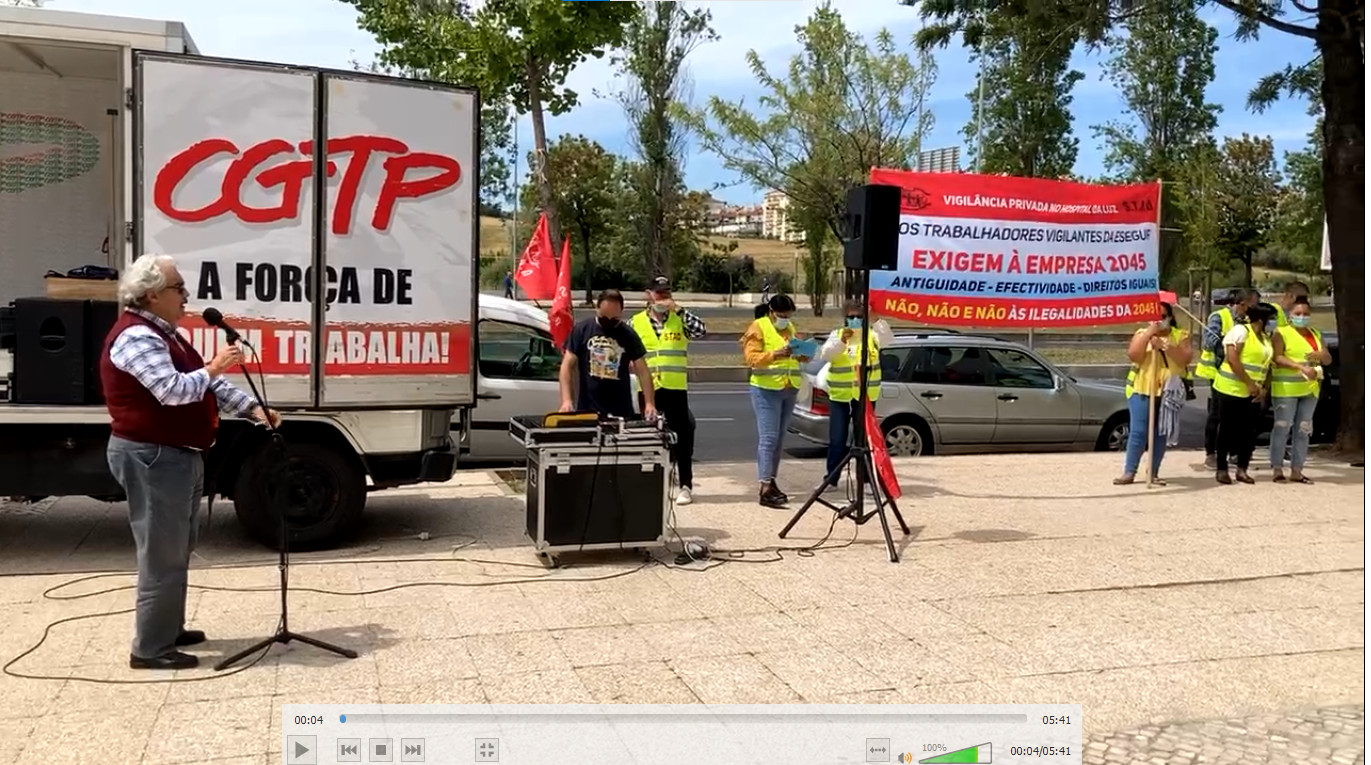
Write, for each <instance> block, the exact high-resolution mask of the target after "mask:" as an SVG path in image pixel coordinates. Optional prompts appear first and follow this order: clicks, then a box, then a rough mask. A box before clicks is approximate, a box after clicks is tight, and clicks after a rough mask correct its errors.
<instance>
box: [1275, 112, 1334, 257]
mask: <svg viewBox="0 0 1371 765" xmlns="http://www.w3.org/2000/svg"><path fill="white" fill-rule="evenodd" d="M1322 132H1323V124H1322V122H1320V123H1319V124H1318V125H1317V126H1316V127H1315V128H1314V130H1313V131H1312V132H1310V134H1309V146H1308V148H1305V149H1303V150H1301V151H1288V152H1286V153H1285V186H1284V187H1283V188H1282V189H1281V193H1280V196H1279V198H1278V199H1277V206H1276V232H1275V237H1274V238H1275V241H1276V242H1277V243H1279V244H1280V245H1281V246H1282V247H1284V248H1286V249H1287V250H1288V251H1289V252H1290V253H1291V255H1292V256H1293V260H1294V262H1296V263H1299V264H1302V268H1301V270H1303V271H1313V270H1315V269H1316V268H1317V267H1318V265H1317V264H1318V262H1319V260H1320V258H1321V256H1322V255H1323V220H1324V206H1323V142H1322V141H1321V140H1320V134H1321V133H1322Z"/></svg>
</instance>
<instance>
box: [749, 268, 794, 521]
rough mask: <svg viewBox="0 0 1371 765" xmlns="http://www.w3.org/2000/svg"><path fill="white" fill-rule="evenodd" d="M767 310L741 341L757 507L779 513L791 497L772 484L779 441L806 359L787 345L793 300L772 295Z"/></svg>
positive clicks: (790, 337) (790, 336) (791, 329)
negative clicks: (753, 433)
mask: <svg viewBox="0 0 1371 765" xmlns="http://www.w3.org/2000/svg"><path fill="white" fill-rule="evenodd" d="M766 305H767V314H766V315H765V316H763V317H761V318H759V319H757V320H756V321H754V322H752V324H751V326H749V327H748V328H747V331H746V332H744V333H743V337H742V341H741V342H742V346H743V359H744V361H745V362H746V363H747V367H748V382H749V383H750V385H749V390H750V391H751V394H752V411H753V413H754V414H755V415H756V418H757V484H758V489H757V502H758V504H760V505H762V507H772V508H784V507H785V506H786V503H787V502H789V501H790V497H788V496H787V495H786V493H785V492H783V491H781V490H780V488H779V487H778V486H777V485H776V473H777V472H778V470H779V469H780V465H781V442H782V441H783V440H784V439H785V431H786V425H787V424H788V423H789V422H790V415H791V412H792V411H793V410H794V408H795V396H796V395H797V394H798V393H799V390H800V383H801V380H802V378H801V376H800V362H802V361H808V359H807V358H805V357H804V356H802V355H799V354H797V353H795V351H794V349H793V348H792V347H791V341H792V340H797V339H799V333H798V332H797V331H796V330H795V326H794V325H793V324H791V320H790V317H791V314H793V313H794V312H795V301H794V300H792V299H791V298H790V296H789V295H773V296H772V297H771V299H770V300H768V301H767V303H766Z"/></svg>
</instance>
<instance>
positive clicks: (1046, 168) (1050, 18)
mask: <svg viewBox="0 0 1371 765" xmlns="http://www.w3.org/2000/svg"><path fill="white" fill-rule="evenodd" d="M1057 8H1063V7H1062V6H1057V5H1053V6H1052V9H1047V12H1044V13H1035V14H1032V15H1030V16H1029V17H1028V18H1025V19H1016V18H1014V17H1012V16H1009V15H1006V14H1003V13H998V12H993V11H992V12H991V13H989V14H987V17H986V19H985V22H984V32H983V35H982V37H981V38H980V42H981V46H982V47H981V48H979V49H978V51H977V52H976V53H975V54H974V56H973V58H974V59H976V60H980V61H982V62H983V64H982V77H983V78H984V82H983V83H978V86H977V88H976V89H974V90H972V91H971V92H970V93H968V94H967V98H969V99H971V103H972V104H973V107H972V115H971V119H970V121H968V122H967V124H966V126H965V127H964V128H963V129H962V134H963V135H965V136H966V137H967V140H968V141H969V142H970V144H971V150H970V153H971V156H972V157H973V158H974V161H975V164H976V167H977V168H979V171H980V172H984V173H1006V174H1009V175H1017V176H1023V177H1027V178H1060V177H1063V176H1066V175H1068V174H1070V173H1071V170H1072V167H1073V166H1074V165H1075V164H1076V149H1077V143H1078V142H1077V140H1076V139H1075V138H1074V137H1072V131H1071V110H1070V107H1071V89H1072V87H1073V86H1075V84H1076V83H1077V82H1079V81H1080V80H1081V79H1082V78H1083V77H1084V76H1085V75H1083V74H1081V73H1080V72H1078V71H1076V70H1074V69H1072V68H1071V51H1072V49H1073V48H1075V45H1076V41H1075V38H1073V37H1072V36H1071V35H1063V34H1062V33H1061V30H1062V28H1063V27H1064V26H1066V25H1069V24H1070V23H1071V21H1072V19H1071V18H1070V16H1069V14H1068V11H1069V9H1065V10H1062V11H1061V12H1054V11H1053V9H1057ZM981 88H984V93H982V92H981ZM982 107H983V108H982ZM978 112H983V113H981V114H978ZM978 118H979V119H978Z"/></svg>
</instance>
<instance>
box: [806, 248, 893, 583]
mask: <svg viewBox="0 0 1371 765" xmlns="http://www.w3.org/2000/svg"><path fill="white" fill-rule="evenodd" d="M859 272H860V273H861V295H862V328H861V333H862V344H861V356H860V357H859V361H858V364H857V368H858V370H859V371H858V375H857V397H856V400H855V401H853V402H852V404H851V406H852V409H853V410H854V411H853V412H852V423H851V433H852V441H851V444H850V445H849V447H848V450H847V454H846V455H845V456H844V457H843V458H842V460H841V461H840V462H839V463H838V464H837V466H835V467H834V468H833V470H831V471H829V473H828V475H827V476H826V477H825V478H824V481H823V483H821V484H819V486H818V488H816V489H814V491H813V493H811V494H810V495H809V498H808V499H806V500H805V503H804V504H803V505H801V506H800V509H799V510H798V511H797V512H796V513H795V516H794V517H793V518H791V519H790V522H789V523H787V524H786V525H785V528H783V529H781V535H780V536H781V538H782V539H785V535H786V534H789V533H790V530H791V529H793V528H795V524H797V523H799V522H800V519H801V518H803V517H804V514H805V513H807V512H809V508H811V507H813V506H814V505H816V504H820V505H823V506H824V507H827V508H829V509H830V510H832V511H833V512H835V513H837V514H838V517H839V518H850V519H852V521H853V522H854V523H856V524H857V525H858V526H862V525H865V524H866V522H867V521H869V520H871V519H872V518H879V519H880V521H881V532H882V533H883V534H884V535H885V549H886V552H887V553H888V554H889V557H890V562H891V563H899V562H900V554H899V552H898V551H897V550H896V549H895V540H894V538H893V537H892V536H891V534H890V519H889V518H887V517H886V510H887V509H889V510H890V512H891V513H892V514H894V516H895V520H896V521H897V522H898V523H899V524H900V530H901V531H902V532H904V535H905V536H909V524H907V523H905V520H904V516H902V515H900V508H899V506H898V505H896V504H895V498H894V497H892V496H890V494H889V493H888V492H886V491H885V488H884V487H883V486H881V482H880V480H879V478H878V477H877V473H876V461H875V455H874V453H873V452H872V450H871V444H870V443H869V442H868V441H867V429H866V407H867V403H868V402H869V401H870V397H869V396H868V395H867V380H868V376H869V375H868V367H869V363H868V360H869V358H870V353H871V312H870V306H869V305H868V302H869V301H868V300H867V297H866V296H867V295H869V294H870V291H871V272H870V270H868V269H860V270H859ZM877 363H880V362H879V361H877ZM843 406H848V404H847V403H846V402H844V403H843ZM829 416H830V417H831V416H833V415H832V413H831V412H830V414H829ZM875 436H876V437H877V438H880V437H881V434H879V433H877V434H875ZM849 465H850V466H851V467H852V472H853V477H854V479H855V480H854V481H853V483H854V484H855V490H854V492H853V495H852V498H851V500H850V501H849V502H848V503H847V504H846V505H843V506H838V505H835V504H833V503H832V502H829V501H828V500H827V499H825V498H824V496H823V495H824V492H825V491H827V490H828V487H829V486H831V485H834V484H836V483H837V481H838V477H839V476H841V475H842V474H843V471H844V470H845V469H847V467H848V466H849ZM867 492H870V496H871V500H872V502H873V507H872V508H871V509H870V510H868V509H867V508H866V498H867Z"/></svg>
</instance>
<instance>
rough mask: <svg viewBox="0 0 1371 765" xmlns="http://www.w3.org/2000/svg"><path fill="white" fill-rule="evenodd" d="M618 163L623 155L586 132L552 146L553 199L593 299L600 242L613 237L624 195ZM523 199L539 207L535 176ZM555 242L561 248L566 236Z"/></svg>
mask: <svg viewBox="0 0 1371 765" xmlns="http://www.w3.org/2000/svg"><path fill="white" fill-rule="evenodd" d="M530 164H531V163H530ZM618 164H619V160H618V158H617V157H615V156H614V155H613V154H610V153H609V152H607V151H605V149H604V147H603V146H601V145H600V144H598V143H596V142H595V141H592V140H590V139H588V138H586V137H585V136H569V135H564V136H562V137H561V138H560V139H558V140H557V141H556V142H555V143H553V144H552V145H551V146H549V147H548V152H547V172H548V174H549V175H551V176H552V177H554V178H556V179H557V185H556V187H555V190H554V194H553V204H554V205H555V206H556V210H557V215H558V217H559V218H560V219H561V220H562V222H563V223H564V227H563V231H562V233H563V235H565V236H567V237H570V239H571V251H572V263H573V264H577V267H576V268H575V269H573V274H576V273H577V272H578V271H579V273H580V275H581V284H582V285H584V287H585V291H586V300H587V301H590V300H591V291H592V290H593V289H594V286H593V284H592V283H591V279H590V277H591V276H593V274H594V255H595V253H596V246H597V245H600V246H602V245H603V243H604V241H605V240H606V239H607V238H608V237H609V236H610V234H611V232H612V227H613V223H614V209H615V207H616V206H617V205H618V203H619V202H620V201H621V197H622V194H621V193H620V189H619V186H618V177H617V171H618ZM520 198H521V200H522V203H523V207H524V208H525V209H535V208H537V199H538V186H537V183H536V181H535V180H534V179H532V178H530V179H529V181H528V182H527V183H525V185H524V187H523V190H522V191H520ZM553 246H554V247H555V248H557V251H558V252H559V253H560V252H561V246H562V243H561V242H560V241H554V242H553Z"/></svg>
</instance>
